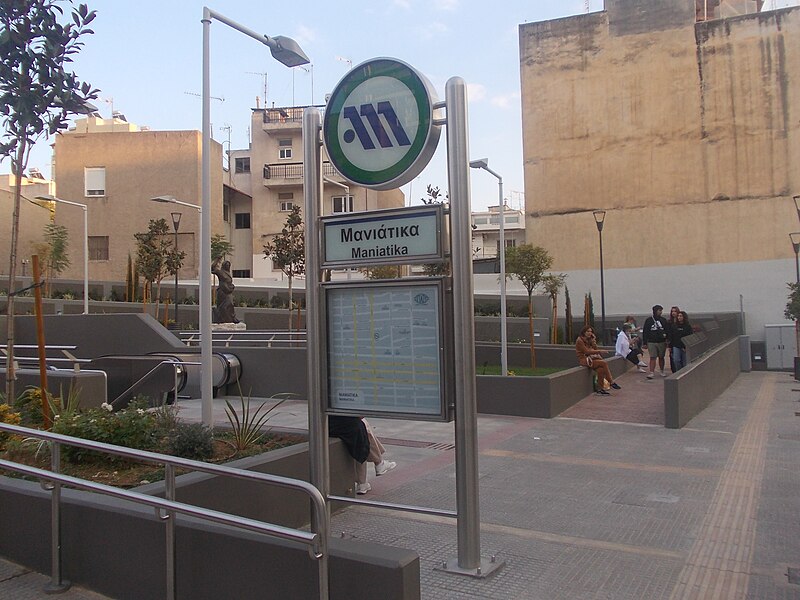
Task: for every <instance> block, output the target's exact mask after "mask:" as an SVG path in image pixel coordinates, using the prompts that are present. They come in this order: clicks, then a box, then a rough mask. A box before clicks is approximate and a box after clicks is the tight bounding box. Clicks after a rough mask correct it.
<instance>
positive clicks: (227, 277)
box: [211, 259, 239, 323]
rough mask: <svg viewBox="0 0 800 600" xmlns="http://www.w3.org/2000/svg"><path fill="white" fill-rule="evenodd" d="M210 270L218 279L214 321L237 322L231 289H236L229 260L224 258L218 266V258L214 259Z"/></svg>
mask: <svg viewBox="0 0 800 600" xmlns="http://www.w3.org/2000/svg"><path fill="white" fill-rule="evenodd" d="M211 272H212V273H213V274H214V275H216V276H217V279H218V280H219V284H218V285H217V306H216V308H215V309H214V313H213V315H212V316H213V321H214V323H238V322H239V319H237V318H236V307H235V306H234V304H233V290H235V289H236V286H235V285H233V276H232V275H231V263H230V261H228V260H226V261H225V262H224V263H222V267H220V261H219V259H217V260H215V261H214V264H213V265H211Z"/></svg>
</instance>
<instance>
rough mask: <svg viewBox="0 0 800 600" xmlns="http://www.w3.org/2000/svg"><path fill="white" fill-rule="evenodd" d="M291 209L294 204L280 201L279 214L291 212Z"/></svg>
mask: <svg viewBox="0 0 800 600" xmlns="http://www.w3.org/2000/svg"><path fill="white" fill-rule="evenodd" d="M293 208H294V202H284V201H281V208H280V210H281V212H292V209H293Z"/></svg>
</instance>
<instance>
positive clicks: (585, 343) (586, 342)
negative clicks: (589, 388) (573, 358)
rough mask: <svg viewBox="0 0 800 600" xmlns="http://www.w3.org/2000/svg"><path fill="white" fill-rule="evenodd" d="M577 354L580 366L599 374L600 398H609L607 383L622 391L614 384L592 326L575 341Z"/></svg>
mask: <svg viewBox="0 0 800 600" xmlns="http://www.w3.org/2000/svg"><path fill="white" fill-rule="evenodd" d="M575 353H576V354H577V355H578V364H580V365H581V366H584V367H589V368H590V369H592V370H593V371H594V372H595V373H596V374H597V391H596V392H595V393H596V394H597V395H599V396H608V395H609V393H608V392H607V391H605V390H604V389H603V388H604V387H605V385H604V384H605V382H606V381H607V382H608V384H609V385H610V386H611V387H612V388H614V389H615V390H619V389H622V388H621V386H620V385H619V384H617V383H615V382H614V378H613V377H612V376H611V371H610V370H609V368H608V363H607V362H606V361H604V360H603V357H602V355H601V354H600V349H599V348H598V347H597V338H595V336H594V328H593V327H592V326H591V325H586V326H584V328H583V329H581V333H580V335H579V336H578V339H577V340H576V341H575Z"/></svg>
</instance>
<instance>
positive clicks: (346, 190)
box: [229, 106, 404, 279]
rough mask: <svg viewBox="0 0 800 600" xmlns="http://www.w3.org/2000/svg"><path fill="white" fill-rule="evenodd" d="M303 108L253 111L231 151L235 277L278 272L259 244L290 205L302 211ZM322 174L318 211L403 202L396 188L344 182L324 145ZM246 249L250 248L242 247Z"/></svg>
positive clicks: (271, 233)
mask: <svg viewBox="0 0 800 600" xmlns="http://www.w3.org/2000/svg"><path fill="white" fill-rule="evenodd" d="M305 108H306V107H304V106H296V107H284V108H275V107H273V108H255V109H253V112H252V118H251V124H250V132H251V133H250V136H251V141H250V148H249V149H247V150H235V151H233V152H231V158H230V174H229V176H230V182H231V187H232V188H235V189H236V190H239V191H240V192H242V194H243V195H242V196H241V197H240V198H238V199H235V200H234V201H233V202H232V203H231V204H230V207H229V210H230V215H231V216H230V221H229V222H230V227H231V235H230V240H231V242H232V243H233V244H234V246H235V247H236V249H237V252H236V256H235V259H234V260H233V261H232V264H231V268H232V270H233V271H234V274H235V275H238V276H239V277H252V278H259V279H260V278H267V279H275V278H280V276H281V273H280V270H279V269H278V268H277V267H276V266H275V265H274V264H273V263H272V260H271V259H267V258H266V257H265V256H264V244H265V243H266V242H267V241H269V239H270V238H271V237H273V236H274V235H275V234H276V233H279V232H280V231H281V228H282V227H283V225H284V223H285V222H286V217H287V215H288V214H289V211H291V210H292V207H293V206H294V205H299V206H300V207H301V210H303V212H304V208H305V206H304V199H303V145H302V144H303V140H302V133H303V132H302V124H303V123H302V117H303V111H304V110H305ZM318 108H320V109H322V108H324V107H318ZM323 177H324V181H323V190H322V196H323V198H322V201H323V214H334V213H343V212H354V211H356V212H357V211H365V210H376V209H381V208H395V207H400V206H403V203H404V196H403V193H402V192H401V191H400V190H399V189H397V190H390V191H385V192H378V191H375V190H371V189H367V188H364V187H360V186H352V185H349V184H348V183H347V182H346V181H345V180H344V178H342V176H341V175H339V174H338V173H337V172H336V170H335V169H334V168H333V165H331V163H330V161H329V160H328V157H327V154H326V153H325V150H324V148H323ZM240 248H241V249H242V251H241V252H240V251H239V249H240ZM246 248H247V249H251V252H250V253H248V252H247V251H245V249H246Z"/></svg>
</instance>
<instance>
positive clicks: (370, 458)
mask: <svg viewBox="0 0 800 600" xmlns="http://www.w3.org/2000/svg"><path fill="white" fill-rule="evenodd" d="M361 420H362V421H363V422H364V427H366V429H367V439H368V440H369V454H368V455H367V460H365V461H364V462H363V463H360V462H356V484H357V485H356V493H358V494H366V493H367V492H368V491H369V490H370V489H372V486H371V485H370V484H369V483H367V463H373V464H374V465H375V474H376V475H383V474H384V473H386V471H389V470H390V469H394V468H395V467H396V466H397V464H396V463H393V462H391V461H388V460H387V461H384V460H383V455H384V453H385V452H386V448H384V447H383V444H381V441H380V440H379V439H378V438H377V436H376V435H375V432H374V431H372V427H370V424H369V422H368V421H367V420H366V419H361Z"/></svg>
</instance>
